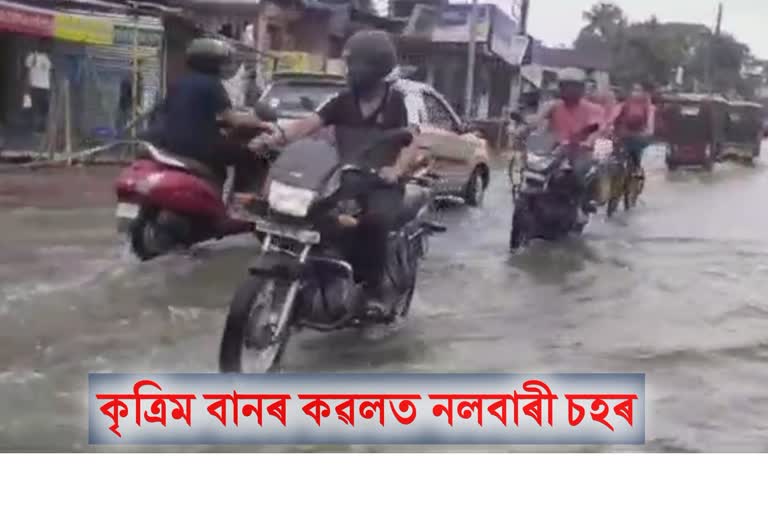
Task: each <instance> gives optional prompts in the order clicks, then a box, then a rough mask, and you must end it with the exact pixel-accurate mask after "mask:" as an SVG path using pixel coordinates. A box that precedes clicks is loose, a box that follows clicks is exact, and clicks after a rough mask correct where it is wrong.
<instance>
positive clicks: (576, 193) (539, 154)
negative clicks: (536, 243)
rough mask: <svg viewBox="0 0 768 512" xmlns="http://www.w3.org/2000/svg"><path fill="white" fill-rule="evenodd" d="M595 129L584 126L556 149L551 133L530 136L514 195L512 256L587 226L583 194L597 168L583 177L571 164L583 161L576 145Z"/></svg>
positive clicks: (581, 150) (581, 149) (595, 129)
mask: <svg viewBox="0 0 768 512" xmlns="http://www.w3.org/2000/svg"><path fill="white" fill-rule="evenodd" d="M598 129H599V126H598V125H597V124H593V125H590V126H588V127H587V128H586V129H585V130H584V131H583V132H582V133H579V134H578V135H577V136H576V137H574V139H573V140H572V141H570V142H569V143H567V144H557V141H556V140H555V138H554V137H553V136H552V135H551V134H534V135H530V136H528V138H527V141H526V148H527V149H526V156H525V159H524V162H525V163H524V167H523V170H522V177H521V183H520V188H519V191H518V192H517V195H516V197H515V204H514V209H513V215H512V229H511V232H510V240H509V247H510V250H512V251H516V250H518V249H520V248H522V247H524V246H526V245H527V244H528V242H529V241H530V240H532V239H536V238H539V239H544V240H558V239H561V238H564V237H565V236H567V235H569V234H581V233H582V231H583V230H584V227H585V226H586V224H587V222H589V214H588V213H586V212H584V210H583V206H584V204H585V197H587V193H586V190H588V189H589V187H590V186H591V184H592V183H594V180H593V178H594V177H596V174H597V168H596V167H595V166H592V167H591V169H590V170H589V171H588V172H587V173H586V175H584V176H581V177H580V176H578V175H577V174H576V172H574V170H573V166H574V162H575V161H576V160H577V159H579V158H584V157H585V155H583V151H585V149H584V148H581V147H580V146H579V143H580V142H581V141H583V140H584V139H586V138H587V137H589V135H591V134H593V133H595V132H596V131H597V130H598Z"/></svg>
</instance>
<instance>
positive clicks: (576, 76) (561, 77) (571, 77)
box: [557, 68, 587, 84]
mask: <svg viewBox="0 0 768 512" xmlns="http://www.w3.org/2000/svg"><path fill="white" fill-rule="evenodd" d="M557 81H558V82H560V83H563V82H576V83H579V84H584V83H586V81H587V74H586V73H585V72H584V71H582V70H581V69H579V68H565V69H564V70H562V71H561V72H560V73H558V75H557Z"/></svg>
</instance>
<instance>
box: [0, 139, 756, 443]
mask: <svg viewBox="0 0 768 512" xmlns="http://www.w3.org/2000/svg"><path fill="white" fill-rule="evenodd" d="M655 149H656V148H654V151H652V152H651V154H649V155H648V161H647V163H646V168H648V169H649V178H648V183H647V186H646V190H645V192H644V195H643V196H642V197H641V200H640V205H639V207H638V209H637V210H636V211H633V212H631V213H630V214H625V213H623V212H621V213H620V214H619V215H618V216H617V217H616V218H615V219H612V220H610V221H608V220H606V219H605V217H604V214H603V213H602V212H601V213H600V214H598V216H597V217H595V218H594V219H593V221H592V222H591V223H590V225H589V226H588V227H587V232H586V235H585V237H584V238H583V239H581V240H574V241H570V242H568V243H563V244H557V245H552V244H546V243H539V244H536V245H534V246H533V247H531V248H530V249H529V250H527V251H526V252H524V253H523V254H521V255H519V256H515V257H510V256H509V255H508V251H507V242H508V231H509V222H510V216H511V200H510V192H509V187H508V184H507V181H506V176H505V175H504V174H503V173H501V172H498V173H495V174H494V176H493V179H492V181H493V183H492V187H491V189H490V190H489V192H488V195H487V197H486V203H485V206H484V208H482V209H468V208H465V207H463V206H458V207H453V208H450V209H448V210H447V211H445V222H446V224H447V225H448V227H449V231H448V232H447V233H445V234H444V235H442V236H439V237H435V238H433V239H432V244H431V252H430V254H429V255H428V257H427V259H426V261H425V262H424V264H423V266H422V271H421V274H420V276H419V279H420V282H419V285H418V290H417V295H416V299H415V301H414V307H413V309H412V312H411V317H410V320H409V322H408V323H407V325H406V326H405V327H404V328H403V329H402V330H401V331H399V332H398V333H397V334H395V335H393V336H391V337H388V338H384V339H378V340H366V339H361V338H360V337H359V336H358V334H357V333H356V332H349V333H342V334H333V335H313V336H308V337H304V338H301V339H297V340H296V343H292V344H291V345H290V346H289V347H288V350H287V353H286V356H285V359H284V363H283V364H284V366H285V369H286V371H302V372H311V371H357V372H369V371H376V372H382V371H395V372H398V371H409V372H437V371H448V372H486V371H503V372H645V373H647V381H646V382H647V400H648V403H649V410H648V413H647V425H646V437H647V445H646V446H645V447H644V448H643V449H645V450H651V451H660V450H661V451H766V450H768V389H767V388H766V386H765V382H766V379H768V330H766V328H765V327H766V325H768V295H767V294H766V290H768V229H766V219H768V200H767V198H768V172H766V171H768V168H767V166H766V165H765V164H763V163H761V164H760V165H758V166H756V167H755V168H746V167H740V166H734V165H731V164H724V165H721V166H719V167H718V168H717V169H716V171H715V172H714V173H713V174H710V175H707V174H705V173H696V172H679V173H676V174H667V172H666V170H664V169H663V167H662V165H661V164H662V158H661V155H660V154H659V153H658V151H655ZM4 179H5V176H3V175H0V182H2V180H4ZM106 190H108V187H107V188H106ZM6 194H9V193H6ZM10 195H12V194H10ZM0 196H1V195H0ZM11 199H12V198H11ZM110 201H111V198H110V197H109V196H107V197H106V200H105V201H103V204H102V203H99V202H98V201H94V202H93V203H94V204H90V203H85V204H81V206H79V207H76V208H60V207H57V205H56V204H53V205H51V206H46V207H42V208H41V207H35V206H31V205H26V206H25V205H24V204H23V203H21V204H20V203H19V202H18V201H16V202H14V201H13V200H9V201H5V202H4V201H0V232H1V233H2V234H3V241H2V245H0V450H6V451H7V450H14V451H17V450H34V451H47V450H78V451H79V450H89V447H88V445H87V411H86V389H87V374H88V373H89V372H198V371H203V372H212V371H216V361H217V354H218V343H219V336H220V334H221V331H222V328H223V324H224V317H225V313H226V308H227V305H228V303H229V300H230V298H231V296H232V294H233V292H234V290H235V288H236V286H237V284H238V282H239V281H240V280H241V278H242V277H243V276H244V274H245V271H246V264H247V262H248V258H249V257H250V256H251V255H252V254H253V248H254V244H253V242H252V240H251V239H250V238H249V237H243V238H237V239H231V240H226V241H223V242H217V243H212V244H207V245H205V246H203V247H201V248H199V249H198V250H196V251H195V253H194V254H193V255H171V256H168V257H164V258H162V259H159V260H157V261H152V262H149V263H138V262H137V261H135V260H134V259H133V258H132V257H130V256H129V255H128V254H127V253H126V250H125V248H124V247H123V245H122V244H121V243H120V241H119V240H118V239H117V237H116V234H115V231H114V219H113V205H112V204H111V202H110ZM4 204H5V206H2V205H4ZM74 204H80V202H79V201H78V199H77V198H75V199H74ZM253 449H259V448H258V447H255V448H253ZM500 449H505V450H506V449H510V448H507V447H503V448H500ZM511 449H515V450H525V451H530V450H535V449H536V447H518V448H511ZM598 449H603V448H598ZM617 449H621V450H624V448H617Z"/></svg>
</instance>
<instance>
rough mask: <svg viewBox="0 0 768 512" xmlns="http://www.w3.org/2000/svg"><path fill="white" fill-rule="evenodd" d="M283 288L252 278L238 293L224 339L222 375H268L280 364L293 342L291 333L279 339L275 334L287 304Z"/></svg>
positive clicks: (222, 340) (259, 278)
mask: <svg viewBox="0 0 768 512" xmlns="http://www.w3.org/2000/svg"><path fill="white" fill-rule="evenodd" d="M280 284H281V283H278V282H277V280H276V279H271V278H264V277H258V276H249V277H248V279H247V280H246V281H245V282H244V283H243V284H241V285H240V287H239V288H238V289H237V292H236V293H235V296H234V297H233V299H232V302H231V304H230V306H229V312H228V314H227V321H226V324H225V326H224V334H223V335H222V338H221V348H220V352H219V371H220V372H222V373H265V372H269V371H273V370H274V369H275V368H276V367H277V365H278V364H279V363H280V358H281V356H282V352H283V348H284V345H285V344H286V343H287V342H288V338H289V335H288V334H287V333H284V334H283V335H281V336H279V337H278V336H276V333H275V331H276V330H277V323H278V320H279V318H280V312H281V311H282V307H283V301H284V300H285V293H284V290H283V289H284V288H285V287H283V286H280ZM286 330H287V329H286Z"/></svg>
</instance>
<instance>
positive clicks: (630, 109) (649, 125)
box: [613, 83, 654, 171]
mask: <svg viewBox="0 0 768 512" xmlns="http://www.w3.org/2000/svg"><path fill="white" fill-rule="evenodd" d="M649 90H650V86H649V85H645V84H639V83H636V84H634V85H633V86H632V89H631V91H630V94H629V96H628V97H627V99H626V100H625V101H624V102H623V103H622V104H621V106H620V107H619V108H618V109H617V111H616V114H615V116H614V119H613V125H614V131H615V132H616V135H617V136H618V137H619V139H620V140H621V143H622V144H623V145H624V149H625V151H626V154H627V156H628V158H629V163H630V164H631V165H632V168H633V169H634V170H636V171H639V170H640V169H641V167H640V164H641V162H642V159H643V151H644V150H645V148H646V146H648V139H649V137H650V135H651V134H652V133H653V117H654V115H653V114H654V108H653V104H652V102H651V96H650V94H649Z"/></svg>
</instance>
